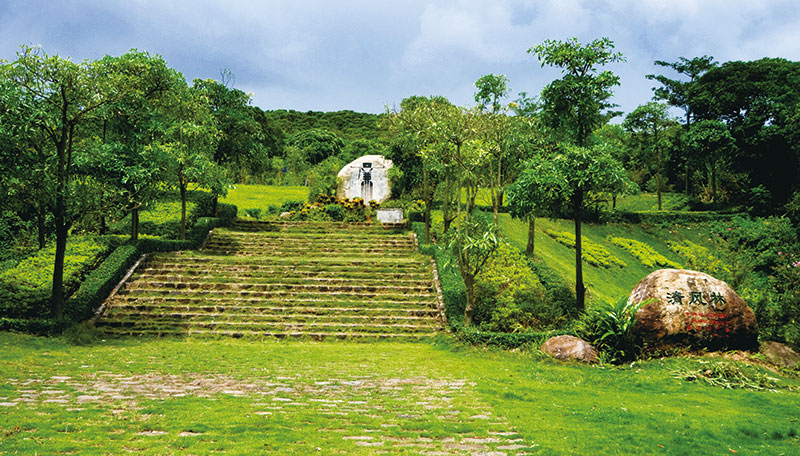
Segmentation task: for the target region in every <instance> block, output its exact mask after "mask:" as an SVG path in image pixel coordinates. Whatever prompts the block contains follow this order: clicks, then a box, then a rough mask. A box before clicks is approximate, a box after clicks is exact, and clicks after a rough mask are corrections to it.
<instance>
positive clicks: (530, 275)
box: [474, 242, 559, 332]
mask: <svg viewBox="0 0 800 456" xmlns="http://www.w3.org/2000/svg"><path fill="white" fill-rule="evenodd" d="M476 280H477V284H476V293H475V295H476V296H475V314H474V319H475V323H476V324H477V325H479V326H480V327H481V329H485V330H489V331H500V332H520V331H524V330H526V329H528V328H542V327H546V326H549V325H550V324H551V323H552V322H553V320H554V319H557V318H558V317H559V316H554V315H552V314H551V313H550V312H549V311H548V310H549V308H548V306H547V305H546V302H545V291H544V287H543V286H542V284H541V282H540V281H539V278H538V277H537V276H536V274H535V273H534V272H533V271H532V270H531V269H530V267H528V262H527V261H526V259H525V256H524V255H522V253H520V252H519V251H518V250H517V249H515V248H513V247H511V246H510V245H508V244H507V243H504V242H503V243H500V246H499V247H498V249H497V250H496V251H495V253H494V254H493V255H492V257H491V258H490V259H489V261H487V263H486V265H485V266H484V267H483V269H482V270H481V272H480V274H478V276H477V277H476Z"/></svg>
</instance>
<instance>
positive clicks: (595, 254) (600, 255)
mask: <svg viewBox="0 0 800 456" xmlns="http://www.w3.org/2000/svg"><path fill="white" fill-rule="evenodd" d="M546 233H547V234H548V235H549V236H550V237H552V238H553V239H555V240H556V241H557V242H558V243H559V244H562V245H565V246H567V247H569V248H573V249H574V248H575V235H574V234H572V233H569V232H567V231H554V230H547V231H546ZM581 240H582V241H583V242H582V247H583V248H582V249H581V258H583V260H584V261H586V262H587V263H589V264H591V265H592V266H597V267H602V268H610V267H611V266H619V267H621V268H624V267H625V266H627V264H626V263H625V262H624V261H622V260H620V259H619V258H617V257H615V256H614V255H612V254H611V252H609V251H608V249H606V248H605V247H603V246H602V245H599V244H595V243H594V242H592V241H590V240H588V239H586V237H585V236H584V237H582V239H581Z"/></svg>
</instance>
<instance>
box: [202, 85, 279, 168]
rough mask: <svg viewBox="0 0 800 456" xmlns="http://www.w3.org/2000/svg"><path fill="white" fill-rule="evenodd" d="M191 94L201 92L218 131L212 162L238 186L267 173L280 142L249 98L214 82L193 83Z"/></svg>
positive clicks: (276, 134)
mask: <svg viewBox="0 0 800 456" xmlns="http://www.w3.org/2000/svg"><path fill="white" fill-rule="evenodd" d="M227 74H228V75H229V73H227ZM192 90H194V91H201V92H203V94H204V96H205V99H206V100H208V107H209V110H210V111H211V114H212V116H214V120H215V121H216V124H217V128H218V129H219V140H218V141H217V146H216V150H215V151H214V161H215V162H216V163H217V164H218V165H220V166H223V167H224V168H225V169H226V171H227V173H228V174H229V176H230V177H231V178H232V179H234V180H236V181H238V182H246V181H247V178H248V176H252V175H256V176H261V175H262V174H263V173H264V172H266V170H267V169H268V168H269V161H270V158H271V157H273V156H275V155H278V154H279V153H280V149H281V148H282V144H281V143H282V139H281V138H280V137H279V134H278V132H277V131H275V129H274V127H273V126H272V125H271V122H270V121H269V120H267V119H266V118H265V117H264V116H263V113H262V112H261V111H260V110H259V109H258V108H254V107H253V106H250V103H251V98H250V95H249V94H247V93H245V92H243V91H241V90H239V89H235V88H232V87H228V86H227V85H226V84H225V83H224V82H218V81H214V80H213V79H195V80H194V82H193V83H192Z"/></svg>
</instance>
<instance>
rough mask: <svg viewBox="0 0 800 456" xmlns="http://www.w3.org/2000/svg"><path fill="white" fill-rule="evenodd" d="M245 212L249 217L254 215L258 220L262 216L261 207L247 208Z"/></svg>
mask: <svg viewBox="0 0 800 456" xmlns="http://www.w3.org/2000/svg"><path fill="white" fill-rule="evenodd" d="M244 213H245V214H247V216H248V217H253V218H254V219H256V220H258V219H260V218H261V209H258V208H252V209H245V210H244Z"/></svg>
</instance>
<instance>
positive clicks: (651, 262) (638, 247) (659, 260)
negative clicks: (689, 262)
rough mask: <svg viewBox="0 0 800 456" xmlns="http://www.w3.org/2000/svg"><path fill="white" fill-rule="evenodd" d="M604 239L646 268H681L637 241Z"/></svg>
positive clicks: (617, 238)
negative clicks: (620, 248) (626, 252)
mask: <svg viewBox="0 0 800 456" xmlns="http://www.w3.org/2000/svg"><path fill="white" fill-rule="evenodd" d="M606 239H607V240H608V242H610V243H612V244H614V245H616V246H618V247H622V248H623V249H625V250H627V251H628V252H629V253H630V254H631V255H633V256H634V257H636V259H637V260H639V261H640V262H641V263H642V264H643V265H645V266H647V267H648V268H655V267H656V266H662V267H665V268H673V269H680V268H681V265H679V264H678V263H676V262H674V261H672V260H670V259H668V258H667V257H665V256H664V255H662V254H660V253H658V252H656V251H655V250H653V248H652V247H650V246H649V245H647V244H645V243H644V242H641V241H637V240H636V239H625V238H620V237H614V236H608V237H607V238H606Z"/></svg>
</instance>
